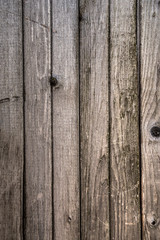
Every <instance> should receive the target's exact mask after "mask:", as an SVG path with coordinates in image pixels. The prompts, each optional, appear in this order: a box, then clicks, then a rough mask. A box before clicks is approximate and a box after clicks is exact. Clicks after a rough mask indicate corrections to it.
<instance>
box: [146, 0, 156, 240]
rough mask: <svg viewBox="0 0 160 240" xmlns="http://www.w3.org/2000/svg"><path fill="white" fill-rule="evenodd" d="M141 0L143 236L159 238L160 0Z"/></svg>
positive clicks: (147, 239) (147, 238)
mask: <svg viewBox="0 0 160 240" xmlns="http://www.w3.org/2000/svg"><path fill="white" fill-rule="evenodd" d="M141 4H142V6H141V12H142V16H141V95H142V98H141V109H142V112H141V119H142V125H141V130H142V133H141V134H142V143H141V144H142V189H143V193H142V194H143V196H142V199H143V202H142V204H143V239H145V240H149V239H155V240H156V239H157V240H158V239H159V238H160V234H159V232H160V225H159V224H160V170H159V167H160V2H159V1H158V0H154V1H152V0H148V1H144V0H142V1H141ZM153 127H155V128H153ZM151 129H152V134H151Z"/></svg>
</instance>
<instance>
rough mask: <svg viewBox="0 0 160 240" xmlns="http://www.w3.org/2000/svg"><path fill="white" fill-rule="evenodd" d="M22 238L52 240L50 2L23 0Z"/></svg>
mask: <svg viewBox="0 0 160 240" xmlns="http://www.w3.org/2000/svg"><path fill="white" fill-rule="evenodd" d="M24 22H25V23H24V33H25V34H24V39H25V42H24V47H25V54H24V56H25V69H24V70H25V91H26V95H25V98H26V101H25V138H26V141H25V148H26V151H25V154H26V159H25V162H26V163H25V207H26V211H25V218H26V219H25V220H26V221H25V227H26V229H25V237H26V239H27V240H29V239H33V240H35V239H39V240H44V239H45V240H48V239H52V164H51V162H52V159H51V153H52V151H51V87H50V83H49V78H50V74H51V73H50V67H51V66H50V65H51V61H50V60H51V59H50V58H51V54H50V51H51V49H50V46H51V41H50V1H49V0H47V1H45V0H40V1H36V2H35V1H32V0H27V1H24Z"/></svg>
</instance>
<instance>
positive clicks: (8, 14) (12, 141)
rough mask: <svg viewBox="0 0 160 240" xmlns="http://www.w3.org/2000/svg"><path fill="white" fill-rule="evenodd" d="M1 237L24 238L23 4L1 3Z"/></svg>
mask: <svg viewBox="0 0 160 240" xmlns="http://www.w3.org/2000/svg"><path fill="white" fill-rule="evenodd" d="M0 33H1V34H0V48H1V50H0V238H1V239H3V240H8V239H17V240H20V239H21V236H22V225H23V219H22V217H23V212H22V206H23V205H22V203H23V201H22V199H23V198H22V194H23V77H22V76H23V74H22V8H21V1H9V0H6V1H2V0H1V1H0Z"/></svg>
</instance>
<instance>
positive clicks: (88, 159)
mask: <svg viewBox="0 0 160 240" xmlns="http://www.w3.org/2000/svg"><path fill="white" fill-rule="evenodd" d="M108 26H109V24H108V1H106V0H100V1H91V0H87V1H84V0H81V1H80V139H81V147H80V149H81V151H80V159H81V207H82V209H81V210H82V212H81V226H82V229H81V234H82V239H87V240H89V239H92V240H97V239H101V240H107V239H109V174H108V162H109V156H108V132H109V129H108V120H109V113H108Z"/></svg>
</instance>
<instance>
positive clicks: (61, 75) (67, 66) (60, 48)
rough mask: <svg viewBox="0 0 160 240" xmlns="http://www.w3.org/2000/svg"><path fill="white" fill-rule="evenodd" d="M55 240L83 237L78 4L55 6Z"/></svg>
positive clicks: (62, 1)
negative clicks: (80, 175)
mask: <svg viewBox="0 0 160 240" xmlns="http://www.w3.org/2000/svg"><path fill="white" fill-rule="evenodd" d="M52 6H53V7H52V16H53V18H52V25H53V42H52V63H53V64H52V69H53V75H54V76H56V77H57V79H58V84H57V86H55V87H53V155H54V194H53V195H54V239H55V240H59V239H65V240H76V239H79V236H80V222H79V216H80V210H79V70H78V1H77V0H76V1H75V0H69V1H68V0H53V2H52Z"/></svg>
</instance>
